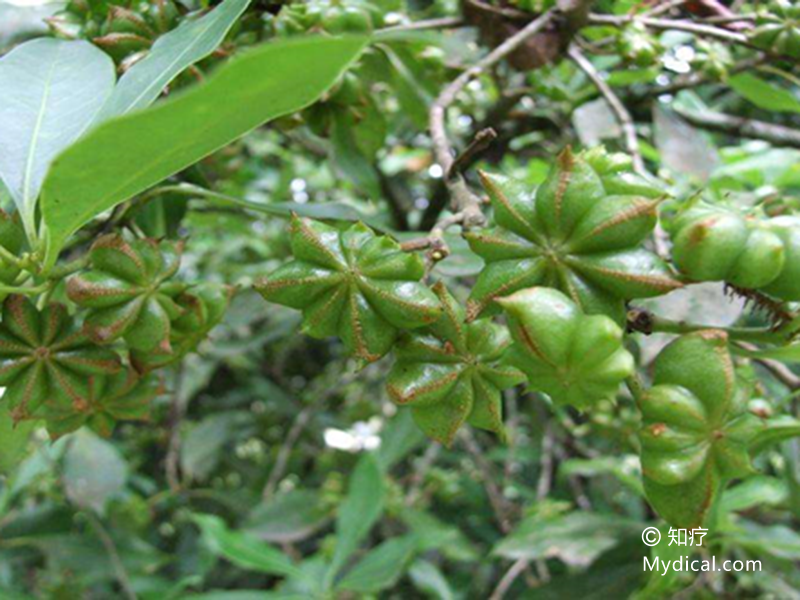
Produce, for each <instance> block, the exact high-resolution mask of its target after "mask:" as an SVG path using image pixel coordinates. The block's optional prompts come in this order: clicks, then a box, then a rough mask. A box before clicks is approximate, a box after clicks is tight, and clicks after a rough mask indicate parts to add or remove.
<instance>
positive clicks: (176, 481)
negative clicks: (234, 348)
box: [164, 364, 186, 492]
mask: <svg viewBox="0 0 800 600" xmlns="http://www.w3.org/2000/svg"><path fill="white" fill-rule="evenodd" d="M183 369H184V367H183V364H181V365H180V366H179V367H178V370H177V371H176V372H175V389H174V390H173V391H172V401H171V402H170V406H169V441H168V443H167V456H166V458H165V460H164V471H165V473H166V477H167V484H168V485H169V489H170V490H172V491H173V492H177V491H178V490H180V489H181V478H180V455H181V423H182V422H183V417H184V416H185V415H186V402H185V401H184V400H183V399H182V398H181V388H182V387H183V386H182V384H183Z"/></svg>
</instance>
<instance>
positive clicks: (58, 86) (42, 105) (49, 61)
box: [0, 38, 115, 234]
mask: <svg viewBox="0 0 800 600" xmlns="http://www.w3.org/2000/svg"><path fill="white" fill-rule="evenodd" d="M114 79H115V75H114V63H113V62H112V61H111V59H110V58H109V57H108V56H107V55H106V54H105V53H103V52H102V51H101V50H99V49H98V48H96V47H95V46H93V45H91V44H89V43H87V42H82V41H70V42H68V41H64V40H55V39H46V38H42V39H36V40H32V41H30V42H27V43H25V44H21V45H20V46H17V47H16V48H15V49H14V50H12V51H11V52H9V53H8V54H6V55H5V56H3V57H2V59H0V176H2V179H3V181H4V182H5V184H6V186H7V187H8V190H9V192H11V195H12V197H13V198H14V202H15V203H16V205H17V208H18V210H19V212H20V214H21V215H22V216H23V219H24V222H25V226H26V229H27V230H28V233H29V234H31V233H32V232H33V225H34V224H33V216H34V209H35V203H36V199H37V197H38V196H39V190H40V189H41V187H42V182H43V181H44V178H45V174H46V173H47V169H48V167H49V166H50V164H51V162H52V161H53V159H55V157H56V155H58V154H59V153H60V152H61V151H62V150H64V149H65V148H67V147H68V146H69V145H70V144H72V142H74V141H75V140H76V139H77V138H78V137H79V136H81V135H82V134H83V133H84V132H85V131H86V129H87V127H89V125H90V123H91V122H92V120H93V119H94V118H95V116H96V115H97V113H98V111H99V110H100V107H101V106H102V105H103V103H104V102H105V100H106V98H107V97H108V95H109V94H110V93H111V90H112V88H113V87H114Z"/></svg>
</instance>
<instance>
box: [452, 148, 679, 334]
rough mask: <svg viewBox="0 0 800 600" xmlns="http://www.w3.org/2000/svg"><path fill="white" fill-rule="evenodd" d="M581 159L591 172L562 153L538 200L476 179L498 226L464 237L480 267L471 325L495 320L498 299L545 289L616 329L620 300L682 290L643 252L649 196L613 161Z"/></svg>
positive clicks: (515, 186) (649, 225) (493, 179)
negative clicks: (481, 317)
mask: <svg viewBox="0 0 800 600" xmlns="http://www.w3.org/2000/svg"><path fill="white" fill-rule="evenodd" d="M587 155H588V156H589V157H590V160H591V162H590V161H589V160H587V159H585V158H584V156H583V155H578V156H575V155H573V154H572V153H571V152H570V151H569V150H567V151H565V152H564V153H562V154H561V156H559V158H558V161H557V164H556V165H555V167H554V168H553V169H552V171H551V173H550V175H549V176H548V178H547V180H546V181H545V182H544V183H543V184H542V185H541V186H540V187H539V188H538V189H537V190H531V189H529V188H528V187H527V186H524V185H522V184H520V183H518V182H515V181H512V180H510V179H508V178H506V177H503V176H500V175H492V174H488V173H482V174H481V177H482V179H483V184H484V187H485V188H486V190H487V192H488V193H489V198H490V200H491V203H492V208H493V217H494V221H495V222H496V223H497V226H496V227H494V228H490V229H484V230H481V231H477V232H469V233H468V234H466V236H465V237H466V238H467V241H468V242H469V244H470V247H471V248H472V250H473V252H475V253H476V254H478V255H479V256H481V257H482V258H483V259H484V261H485V262H486V266H485V267H484V269H483V270H482V271H481V273H480V275H479V276H478V280H477V282H476V284H475V287H474V288H473V290H472V294H471V295H470V299H469V302H468V304H467V312H468V316H469V318H475V317H477V316H479V315H482V314H491V312H493V311H494V312H496V311H497V308H496V307H494V306H493V303H494V301H495V300H496V299H497V298H501V297H503V296H506V295H508V294H511V293H513V292H515V291H517V290H521V289H524V288H528V287H533V286H547V287H554V288H557V289H560V290H561V291H562V292H564V293H566V294H567V295H568V296H569V297H570V298H571V299H572V300H573V301H574V302H576V303H577V304H578V305H579V306H581V308H582V309H583V310H584V311H586V312H587V313H593V314H597V313H602V314H607V315H609V316H611V317H612V318H613V319H615V320H617V321H618V322H619V323H622V322H624V319H625V307H624V303H625V300H628V299H632V298H645V297H650V296H657V295H660V294H664V293H667V292H669V291H671V290H673V289H676V288H678V287H680V286H681V283H680V282H679V281H678V280H677V279H676V278H675V277H674V276H673V275H672V273H671V272H670V270H669V268H668V267H667V265H666V264H664V262H663V261H661V260H660V259H659V258H658V257H657V256H655V255H654V254H653V253H651V252H650V251H648V250H645V249H644V248H642V247H641V242H642V241H643V240H644V239H645V238H646V237H647V236H648V235H649V234H650V233H651V232H652V230H653V227H654V226H655V223H656V219H657V213H656V210H657V206H658V202H659V200H658V199H657V198H655V197H654V196H655V195H656V194H655V193H654V191H653V190H654V188H653V187H652V186H648V185H647V182H646V181H644V180H643V179H641V178H636V177H632V178H629V179H628V178H626V177H624V175H623V174H624V173H628V172H627V171H625V166H624V164H621V163H622V161H619V160H618V159H616V158H614V157H607V158H606V157H602V156H598V154H597V153H596V152H595V153H593V154H589V153H587ZM593 164H597V165H600V166H601V169H602V173H600V172H598V171H597V170H595V168H594V167H593V166H592V165H593ZM604 180H605V181H608V182H609V186H610V187H611V186H613V187H614V189H617V190H620V191H623V193H624V192H625V191H629V190H630V191H633V190H636V191H637V192H638V193H633V194H625V195H613V194H609V193H608V192H607V191H606V187H605V184H604ZM645 194H646V195H645Z"/></svg>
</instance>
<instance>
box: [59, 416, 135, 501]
mask: <svg viewBox="0 0 800 600" xmlns="http://www.w3.org/2000/svg"><path fill="white" fill-rule="evenodd" d="M70 437H71V439H70V444H69V447H68V448H67V452H66V454H65V455H64V471H63V473H62V480H63V482H64V489H65V491H66V492H67V497H68V498H69V499H70V501H72V503H73V504H75V505H76V506H79V507H81V508H91V509H93V510H95V511H96V512H98V513H101V514H102V513H104V512H105V509H106V506H107V505H108V503H109V501H111V500H112V499H114V498H116V497H118V496H120V495H121V494H122V493H123V491H124V490H125V484H126V483H127V480H128V464H127V463H126V462H125V459H124V458H123V456H122V454H120V452H119V450H117V448H116V447H115V446H114V445H113V444H112V443H110V442H108V441H106V440H104V439H102V438H100V437H98V436H97V435H95V434H94V433H92V432H91V431H89V430H88V429H81V430H80V431H77V432H76V433H74V434H72V436H70Z"/></svg>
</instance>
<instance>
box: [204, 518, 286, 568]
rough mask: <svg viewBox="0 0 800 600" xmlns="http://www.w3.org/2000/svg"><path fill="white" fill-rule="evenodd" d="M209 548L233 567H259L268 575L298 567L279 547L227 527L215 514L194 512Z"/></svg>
mask: <svg viewBox="0 0 800 600" xmlns="http://www.w3.org/2000/svg"><path fill="white" fill-rule="evenodd" d="M194 521H195V523H197V524H198V525H199V526H200V531H201V532H202V534H203V540H204V541H205V543H206V545H207V546H208V548H209V549H210V550H211V552H212V553H213V554H214V555H216V556H219V557H222V558H225V559H227V560H229V561H230V562H232V563H233V564H234V565H236V566H237V567H240V568H242V569H247V570H254V571H260V572H262V573H269V574H270V575H283V576H288V575H298V574H300V570H299V569H298V568H297V567H296V566H295V565H294V563H293V562H292V560H291V559H290V558H289V557H288V556H286V555H285V554H284V553H283V552H281V551H280V550H277V549H275V548H273V547H272V546H269V545H268V544H265V543H264V542H262V541H261V540H259V539H257V538H255V537H253V536H252V535H249V534H246V533H242V532H238V531H231V530H230V529H228V528H227V527H226V526H225V523H224V521H223V520H222V519H220V518H219V517H215V516H214V515H199V514H198V515H194Z"/></svg>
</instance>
